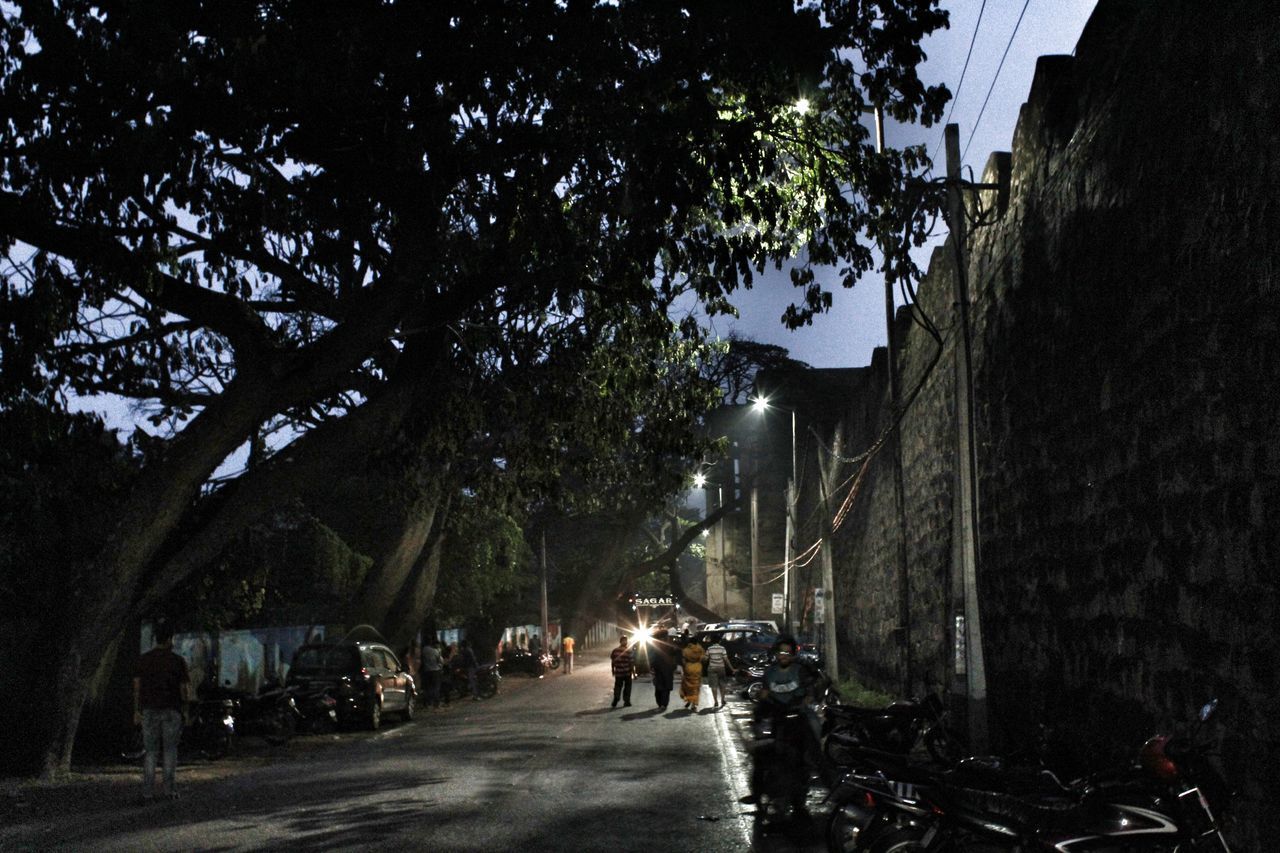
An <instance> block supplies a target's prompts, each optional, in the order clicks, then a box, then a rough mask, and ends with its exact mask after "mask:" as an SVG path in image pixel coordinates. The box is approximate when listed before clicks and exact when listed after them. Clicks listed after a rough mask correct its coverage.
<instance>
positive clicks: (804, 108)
mask: <svg viewBox="0 0 1280 853" xmlns="http://www.w3.org/2000/svg"><path fill="white" fill-rule="evenodd" d="M796 112H798V113H800V115H805V114H806V113H808V112H809V99H808V98H801V99H800V100H798V101H796Z"/></svg>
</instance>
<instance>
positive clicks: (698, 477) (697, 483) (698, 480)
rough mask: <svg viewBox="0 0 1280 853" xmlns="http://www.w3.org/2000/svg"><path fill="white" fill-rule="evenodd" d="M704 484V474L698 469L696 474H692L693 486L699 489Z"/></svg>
mask: <svg viewBox="0 0 1280 853" xmlns="http://www.w3.org/2000/svg"><path fill="white" fill-rule="evenodd" d="M706 484H707V475H706V474H703V473H702V472H701V471H699V472H698V473H697V474H694V475H693V487H694V488H695V489H701V488H702V487H703V486H705V485H706Z"/></svg>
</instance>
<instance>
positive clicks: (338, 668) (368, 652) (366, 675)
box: [287, 642, 417, 729]
mask: <svg viewBox="0 0 1280 853" xmlns="http://www.w3.org/2000/svg"><path fill="white" fill-rule="evenodd" d="M287 684H289V685H296V686H298V687H300V688H302V689H308V688H313V687H321V686H328V687H332V688H333V692H334V698H335V699H336V700H337V702H338V706H337V713H338V721H339V722H340V723H342V724H344V725H362V726H365V727H367V728H370V729H377V728H378V727H380V726H381V725H382V718H383V715H384V714H386V713H398V714H400V715H401V716H402V717H403V718H404V719H405V720H411V719H413V710H414V707H413V706H414V702H415V701H416V692H417V686H416V685H415V684H414V682H413V676H412V675H410V674H409V673H408V672H407V671H405V668H404V666H403V664H401V663H400V659H399V658H397V657H396V654H395V652H393V651H391V649H389V648H387V647H386V646H384V645H383V644H382V643H373V642H342V643H308V644H307V645H305V646H302V647H301V648H299V649H298V651H297V652H296V653H294V656H293V664H292V665H291V666H290V667H289V677H288V681H287Z"/></svg>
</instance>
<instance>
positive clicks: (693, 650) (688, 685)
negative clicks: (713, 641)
mask: <svg viewBox="0 0 1280 853" xmlns="http://www.w3.org/2000/svg"><path fill="white" fill-rule="evenodd" d="M706 654H707V650H706V649H704V648H703V647H702V646H701V645H699V644H698V641H697V640H690V641H689V643H688V644H686V645H685V647H684V652H683V653H682V655H681V664H680V698H681V699H683V700H684V706H685V708H687V709H689V710H692V711H697V710H698V694H699V693H700V692H702V659H703V658H704V657H706Z"/></svg>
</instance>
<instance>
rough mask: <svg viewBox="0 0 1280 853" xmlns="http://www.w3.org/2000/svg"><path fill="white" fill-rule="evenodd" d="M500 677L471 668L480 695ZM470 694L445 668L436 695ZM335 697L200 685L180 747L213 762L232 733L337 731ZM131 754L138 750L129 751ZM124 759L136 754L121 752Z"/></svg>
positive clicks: (288, 688)
mask: <svg viewBox="0 0 1280 853" xmlns="http://www.w3.org/2000/svg"><path fill="white" fill-rule="evenodd" d="M501 680H502V676H501V675H500V674H499V672H498V667H497V665H496V664H490V665H487V666H481V667H479V668H478V669H477V670H476V691H477V692H478V693H479V696H480V698H481V699H489V698H491V697H492V696H494V695H495V694H497V692H498V685H499V682H501ZM470 696H471V686H470V682H469V681H468V679H467V674H466V673H465V672H464V671H462V670H460V669H455V668H450V667H446V668H445V670H444V671H443V673H442V678H441V683H440V699H441V701H442V702H445V703H449V702H451V701H453V700H455V699H465V698H469V697H470ZM338 726H339V717H338V696H337V693H336V688H334V687H332V686H316V687H302V686H298V685H293V684H290V685H281V684H279V683H275V682H267V683H265V684H263V686H262V689H261V690H259V691H258V692H257V693H256V694H255V693H250V692H247V691H243V690H235V689H233V688H230V687H222V686H218V685H207V684H206V685H202V686H201V687H200V689H199V691H198V698H197V700H196V702H195V703H194V705H193V713H192V716H191V719H190V721H189V722H188V724H187V726H186V728H185V729H184V731H183V735H182V742H181V745H182V747H183V748H184V749H190V750H194V751H195V752H196V753H198V754H199V755H200V756H201V757H203V758H206V759H210V760H214V759H218V758H222V757H223V756H225V755H227V754H228V753H229V752H231V751H232V748H233V746H234V743H235V740H236V738H237V737H238V736H246V735H247V736H257V737H261V738H262V739H263V740H265V741H266V742H267V743H269V744H271V745H272V746H279V745H281V744H284V743H287V742H288V741H289V739H290V738H292V737H293V736H294V735H295V734H298V733H301V732H309V733H316V734H324V733H328V732H333V731H336V730H337V729H338ZM133 752H139V754H140V750H138V749H134V750H133ZM126 757H136V756H133V755H132V754H126Z"/></svg>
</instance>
